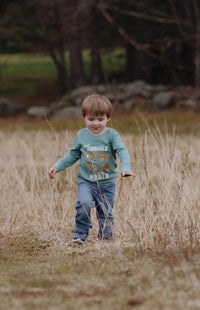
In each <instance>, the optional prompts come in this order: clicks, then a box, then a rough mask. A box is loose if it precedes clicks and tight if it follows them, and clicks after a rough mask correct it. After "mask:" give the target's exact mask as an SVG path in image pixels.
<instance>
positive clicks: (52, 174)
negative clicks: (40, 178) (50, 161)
mask: <svg viewBox="0 0 200 310" xmlns="http://www.w3.org/2000/svg"><path fill="white" fill-rule="evenodd" d="M56 172H57V169H56V168H54V167H51V168H50V169H49V173H48V176H49V178H50V179H54V178H55V175H56Z"/></svg>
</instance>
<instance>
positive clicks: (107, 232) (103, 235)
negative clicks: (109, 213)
mask: <svg viewBox="0 0 200 310" xmlns="http://www.w3.org/2000/svg"><path fill="white" fill-rule="evenodd" d="M98 238H99V239H104V240H105V239H106V240H112V239H113V232H112V229H111V228H110V227H106V228H104V229H103V231H102V230H101V229H100V230H99V232H98Z"/></svg>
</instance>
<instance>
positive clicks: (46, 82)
mask: <svg viewBox="0 0 200 310" xmlns="http://www.w3.org/2000/svg"><path fill="white" fill-rule="evenodd" d="M82 56H83V62H84V70H85V74H86V78H87V80H88V83H90V77H89V76H90V66H91V59H90V53H89V51H88V50H84V51H83V55H82ZM65 60H66V67H67V74H68V77H69V88H70V64H69V55H68V53H67V52H66V57H65ZM102 65H103V68H104V75H105V80H108V79H109V74H110V73H111V72H112V74H113V75H115V73H119V72H121V71H122V70H123V68H124V66H125V51H124V50H123V49H120V48H119V49H116V50H114V51H107V50H105V51H104V50H103V51H102ZM69 90H70V89H69ZM0 96H4V97H9V98H11V99H14V100H17V101H18V103H19V104H21V105H25V106H29V105H32V104H34V105H35V104H37V105H40V104H42V105H44V104H49V103H50V102H53V101H54V100H57V99H58V98H59V97H60V88H59V85H58V81H57V71H56V67H55V65H54V63H53V60H52V59H51V58H50V57H49V56H48V55H43V54H11V55H8V54H6V55H0Z"/></svg>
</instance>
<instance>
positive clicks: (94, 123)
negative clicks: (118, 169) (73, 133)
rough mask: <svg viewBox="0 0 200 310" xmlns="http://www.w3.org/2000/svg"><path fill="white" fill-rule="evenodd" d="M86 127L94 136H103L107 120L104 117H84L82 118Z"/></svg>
mask: <svg viewBox="0 0 200 310" xmlns="http://www.w3.org/2000/svg"><path fill="white" fill-rule="evenodd" d="M84 121H85V125H86V127H87V128H88V129H89V130H90V131H91V133H93V134H94V135H100V134H103V133H104V132H105V131H106V129H107V127H106V126H107V123H108V121H109V118H108V117H107V116H106V115H103V116H89V115H86V116H85V118H84Z"/></svg>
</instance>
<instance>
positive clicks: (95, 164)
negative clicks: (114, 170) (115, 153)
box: [85, 145, 110, 181]
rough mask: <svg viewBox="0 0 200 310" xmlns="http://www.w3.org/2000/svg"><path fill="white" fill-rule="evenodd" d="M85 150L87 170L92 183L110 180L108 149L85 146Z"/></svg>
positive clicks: (105, 147)
mask: <svg viewBox="0 0 200 310" xmlns="http://www.w3.org/2000/svg"><path fill="white" fill-rule="evenodd" d="M85 148H86V152H85V159H86V169H87V171H88V173H89V176H90V179H91V181H99V180H105V179H109V170H110V164H109V162H108V159H109V154H108V147H107V146H91V145H85Z"/></svg>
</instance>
